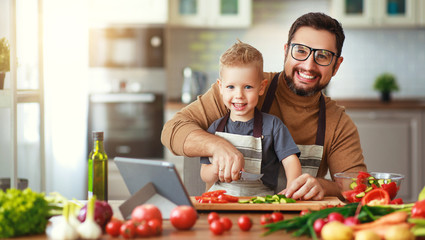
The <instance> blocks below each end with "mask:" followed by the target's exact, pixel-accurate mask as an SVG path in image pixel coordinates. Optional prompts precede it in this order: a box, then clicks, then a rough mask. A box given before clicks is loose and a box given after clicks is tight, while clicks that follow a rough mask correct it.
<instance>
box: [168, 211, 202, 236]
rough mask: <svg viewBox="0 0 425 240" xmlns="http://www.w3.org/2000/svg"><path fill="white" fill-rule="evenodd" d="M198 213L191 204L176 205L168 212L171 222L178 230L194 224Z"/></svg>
mask: <svg viewBox="0 0 425 240" xmlns="http://www.w3.org/2000/svg"><path fill="white" fill-rule="evenodd" d="M197 218H198V214H197V212H196V210H195V208H193V207H191V206H184V205H182V206H177V207H175V208H174V209H173V210H172V211H171V214H170V221H171V224H172V225H173V226H174V227H175V228H177V229H178V230H189V229H191V228H192V227H193V225H195V223H196V220H197Z"/></svg>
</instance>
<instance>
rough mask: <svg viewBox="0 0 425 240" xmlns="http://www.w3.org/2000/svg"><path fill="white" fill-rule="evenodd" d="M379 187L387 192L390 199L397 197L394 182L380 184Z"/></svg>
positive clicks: (396, 188)
mask: <svg viewBox="0 0 425 240" xmlns="http://www.w3.org/2000/svg"><path fill="white" fill-rule="evenodd" d="M381 187H382V189H384V190H385V191H387V192H388V194H389V195H390V198H391V199H394V198H395V196H397V192H398V189H399V188H398V187H397V184H396V183H395V182H390V183H384V184H381Z"/></svg>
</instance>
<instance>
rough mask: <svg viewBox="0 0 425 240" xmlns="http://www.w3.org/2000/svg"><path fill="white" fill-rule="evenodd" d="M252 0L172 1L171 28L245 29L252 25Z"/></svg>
mask: <svg viewBox="0 0 425 240" xmlns="http://www.w3.org/2000/svg"><path fill="white" fill-rule="evenodd" d="M251 5H252V0H178V1H177V0H171V1H170V18H169V25H170V26H180V27H207V28H243V27H249V26H250V25H251V21H252V20H251V18H252V17H251V15H252V13H251V12H252V9H251Z"/></svg>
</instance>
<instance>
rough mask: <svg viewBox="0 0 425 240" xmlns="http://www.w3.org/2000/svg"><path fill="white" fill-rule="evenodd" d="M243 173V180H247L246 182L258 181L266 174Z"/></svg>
mask: <svg viewBox="0 0 425 240" xmlns="http://www.w3.org/2000/svg"><path fill="white" fill-rule="evenodd" d="M240 173H241V178H240V179H241V180H245V181H256V180H258V179H260V178H261V177H262V176H263V175H264V174H263V173H262V174H255V173H249V172H244V171H240Z"/></svg>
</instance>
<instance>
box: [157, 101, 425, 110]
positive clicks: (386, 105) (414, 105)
mask: <svg viewBox="0 0 425 240" xmlns="http://www.w3.org/2000/svg"><path fill="white" fill-rule="evenodd" d="M333 100H335V101H336V102H337V103H338V105H340V106H344V107H345V108H347V109H366V108H367V109H425V99H393V100H392V101H391V102H382V101H380V100H379V99H375V98H370V99H345V98H344V99H333ZM185 106H187V104H185V103H182V102H179V101H168V102H167V103H166V106H165V109H168V110H177V111H178V110H180V109H182V108H184V107H185Z"/></svg>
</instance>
